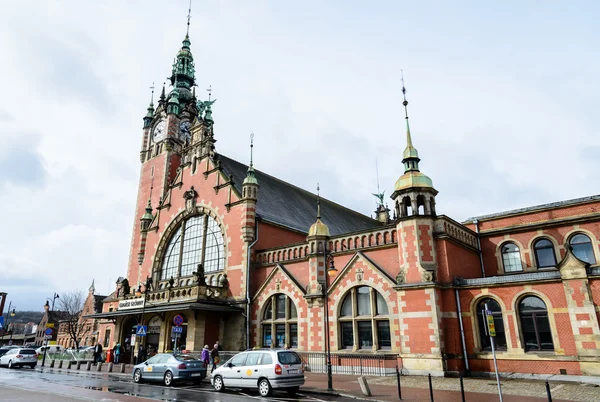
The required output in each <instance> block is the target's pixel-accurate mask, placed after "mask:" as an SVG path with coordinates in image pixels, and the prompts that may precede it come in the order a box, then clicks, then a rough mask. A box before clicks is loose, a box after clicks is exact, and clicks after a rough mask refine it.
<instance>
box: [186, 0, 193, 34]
mask: <svg viewBox="0 0 600 402" xmlns="http://www.w3.org/2000/svg"><path fill="white" fill-rule="evenodd" d="M191 18H192V0H190V7H189V8H188V16H187V31H186V32H185V36H190V19H191Z"/></svg>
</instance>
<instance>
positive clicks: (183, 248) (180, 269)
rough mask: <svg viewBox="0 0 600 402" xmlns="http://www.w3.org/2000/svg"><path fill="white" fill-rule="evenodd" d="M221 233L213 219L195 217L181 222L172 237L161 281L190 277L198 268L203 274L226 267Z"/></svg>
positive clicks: (164, 260) (165, 257)
mask: <svg viewBox="0 0 600 402" xmlns="http://www.w3.org/2000/svg"><path fill="white" fill-rule="evenodd" d="M224 251H225V247H224V240H223V233H222V232H221V228H220V227H219V224H218V223H217V221H216V220H214V218H212V217H210V216H208V215H198V216H193V217H191V218H189V219H188V220H186V221H184V222H183V223H182V224H181V226H180V227H179V228H177V231H176V232H175V234H174V235H173V237H171V240H170V241H169V245H168V246H167V252H166V253H165V256H164V259H163V265H162V273H161V277H160V278H161V279H169V278H171V277H175V278H176V277H179V276H190V275H192V273H193V272H194V271H196V268H197V266H198V264H202V265H203V267H204V272H205V273H207V272H215V271H222V270H223V268H224V266H225V252H224Z"/></svg>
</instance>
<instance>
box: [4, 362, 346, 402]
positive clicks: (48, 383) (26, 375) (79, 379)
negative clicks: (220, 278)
mask: <svg viewBox="0 0 600 402" xmlns="http://www.w3.org/2000/svg"><path fill="white" fill-rule="evenodd" d="M4 386H8V387H18V388H19V389H21V390H22V391H21V392H22V393H27V390H30V391H31V392H44V393H45V394H47V395H54V396H59V395H65V400H66V398H67V397H66V395H70V396H72V397H73V398H77V397H81V399H83V400H103V399H105V400H119V399H120V398H118V396H122V397H123V398H127V400H128V401H135V400H139V401H142V399H141V398H149V399H154V400H158V401H182V402H183V401H214V402H240V401H247V400H249V399H257V400H269V401H280V402H283V401H286V402H291V401H304V402H312V401H339V402H346V401H356V400H355V399H349V398H343V397H336V396H330V395H320V394H309V393H303V392H302V389H300V392H298V394H297V395H296V396H295V397H289V396H288V395H287V393H285V392H277V391H274V392H273V395H272V396H271V397H269V398H262V397H260V396H259V395H258V392H256V391H253V392H249V393H245V392H241V390H235V389H229V390H226V391H225V392H222V393H217V392H216V391H214V390H213V389H212V387H211V385H210V382H209V380H208V379H205V380H204V382H203V383H202V384H199V385H193V384H191V383H181V384H179V385H175V386H174V387H165V386H164V385H159V384H152V383H144V384H135V383H133V382H132V381H131V379H130V378H129V377H122V376H118V375H112V374H93V373H87V372H86V373H72V372H71V373H69V374H67V373H65V372H60V371H58V370H53V369H44V371H43V372H42V371H41V370H40V369H39V368H38V369H36V370H31V369H24V368H21V369H12V370H9V369H7V368H0V391H1V388H3V387H4ZM13 392H14V390H13ZM0 395H1V392H0ZM9 397H10V396H9ZM136 397H140V398H136ZM0 399H2V400H3V401H11V400H14V401H16V400H22V399H6V398H0ZM35 399H38V398H37V397H36V398H35ZM25 400H26V399H25ZM69 400H72V399H69Z"/></svg>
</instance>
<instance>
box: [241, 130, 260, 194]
mask: <svg viewBox="0 0 600 402" xmlns="http://www.w3.org/2000/svg"><path fill="white" fill-rule="evenodd" d="M253 148H254V132H252V133H251V134H250V165H249V166H248V171H247V173H246V178H245V179H244V183H243V184H258V181H257V180H256V176H255V175H254V163H253V160H252V150H253Z"/></svg>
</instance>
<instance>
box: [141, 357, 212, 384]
mask: <svg viewBox="0 0 600 402" xmlns="http://www.w3.org/2000/svg"><path fill="white" fill-rule="evenodd" d="M204 378H206V364H204V362H203V361H201V360H198V359H196V358H195V357H194V356H191V355H182V354H176V355H174V354H172V353H160V354H158V355H155V356H152V357H151V358H149V359H148V360H146V361H145V362H143V363H140V364H138V365H136V366H134V367H133V381H134V382H141V381H161V382H163V383H164V384H165V385H167V386H170V385H173V383H174V382H175V381H182V380H190V381H193V382H196V383H198V382H200V381H202V380H203V379H204Z"/></svg>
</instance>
